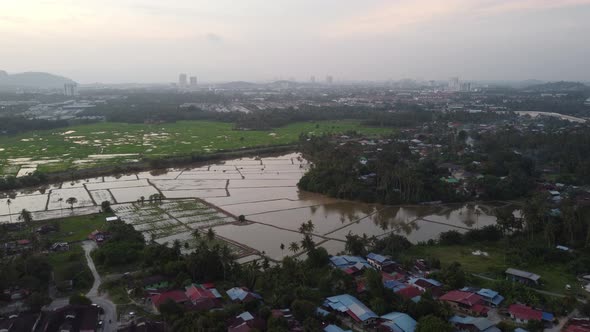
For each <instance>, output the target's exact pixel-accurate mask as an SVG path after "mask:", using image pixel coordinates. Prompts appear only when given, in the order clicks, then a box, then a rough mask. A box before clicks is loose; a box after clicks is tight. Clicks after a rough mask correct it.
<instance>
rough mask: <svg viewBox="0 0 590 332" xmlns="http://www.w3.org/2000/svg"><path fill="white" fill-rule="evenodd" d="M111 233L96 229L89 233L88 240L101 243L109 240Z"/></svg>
mask: <svg viewBox="0 0 590 332" xmlns="http://www.w3.org/2000/svg"><path fill="white" fill-rule="evenodd" d="M109 237H110V234H109V233H108V232H103V231H99V230H95V231H93V232H92V233H90V234H89V235H88V240H90V241H94V242H96V244H98V245H100V244H102V243H103V242H104V241H106V240H108V238H109Z"/></svg>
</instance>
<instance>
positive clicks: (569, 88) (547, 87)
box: [524, 81, 590, 92]
mask: <svg viewBox="0 0 590 332" xmlns="http://www.w3.org/2000/svg"><path fill="white" fill-rule="evenodd" d="M524 90H526V91H533V92H580V91H589V90H590V87H589V86H587V85H585V84H583V83H580V82H567V81H560V82H549V83H544V84H535V85H531V86H528V87H526V88H524Z"/></svg>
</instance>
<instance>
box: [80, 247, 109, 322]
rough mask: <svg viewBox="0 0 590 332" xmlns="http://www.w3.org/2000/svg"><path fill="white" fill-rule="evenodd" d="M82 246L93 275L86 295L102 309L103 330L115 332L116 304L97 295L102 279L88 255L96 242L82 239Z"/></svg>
mask: <svg viewBox="0 0 590 332" xmlns="http://www.w3.org/2000/svg"><path fill="white" fill-rule="evenodd" d="M82 248H83V249H84V254H85V255H86V262H87V263H88V268H89V269H90V271H91V272H92V276H94V284H92V288H90V291H88V293H87V294H86V297H88V298H90V299H91V300H92V302H93V303H96V304H98V305H99V306H101V307H102V309H103V310H104V316H103V317H104V318H103V331H105V332H115V331H117V306H116V305H115V304H114V303H113V302H111V301H110V300H109V299H108V298H107V297H105V296H99V294H98V288H99V287H100V284H101V283H102V279H101V278H100V275H99V274H98V271H96V266H95V265H94V261H93V260H92V257H91V256H90V252H91V251H92V250H94V249H96V243H94V242H92V241H84V242H83V243H82ZM109 322H110V323H109Z"/></svg>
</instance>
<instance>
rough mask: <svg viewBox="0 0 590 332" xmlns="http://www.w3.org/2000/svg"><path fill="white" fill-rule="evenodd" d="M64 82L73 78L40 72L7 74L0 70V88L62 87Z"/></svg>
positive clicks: (70, 81)
mask: <svg viewBox="0 0 590 332" xmlns="http://www.w3.org/2000/svg"><path fill="white" fill-rule="evenodd" d="M65 83H75V82H74V81H73V80H71V79H69V78H67V77H63V76H58V75H53V74H49V73H42V72H26V73H17V74H8V73H6V72H5V71H2V70H0V89H3V90H7V89H63V87H64V84H65Z"/></svg>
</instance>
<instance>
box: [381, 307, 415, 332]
mask: <svg viewBox="0 0 590 332" xmlns="http://www.w3.org/2000/svg"><path fill="white" fill-rule="evenodd" d="M381 319H385V320H388V321H389V322H385V323H383V325H385V326H387V327H389V328H390V329H392V330H393V331H396V332H414V330H415V329H416V320H414V318H412V317H410V315H408V314H404V313H402V312H392V313H389V314H387V315H383V316H381Z"/></svg>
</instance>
